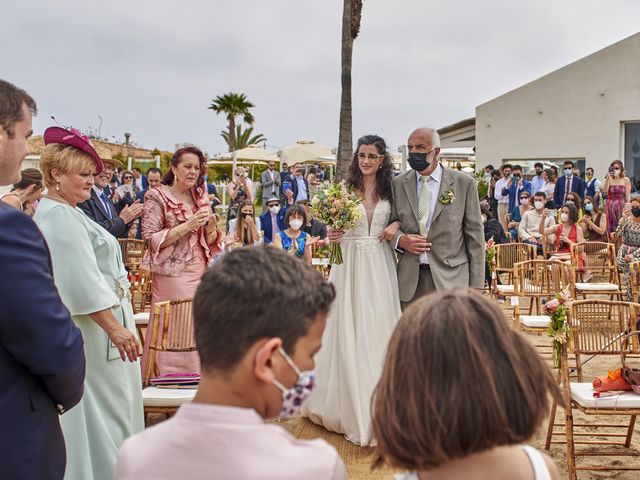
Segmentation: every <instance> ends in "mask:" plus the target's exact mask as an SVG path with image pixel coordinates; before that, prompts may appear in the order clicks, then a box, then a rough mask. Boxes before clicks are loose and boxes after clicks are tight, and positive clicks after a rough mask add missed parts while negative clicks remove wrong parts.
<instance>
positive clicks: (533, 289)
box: [498, 281, 541, 293]
mask: <svg viewBox="0 0 640 480" xmlns="http://www.w3.org/2000/svg"><path fill="white" fill-rule="evenodd" d="M540 291H541V290H540V287H539V286H537V285H531V284H530V283H529V282H527V281H525V284H524V293H538V292H540ZM498 292H500V293H514V292H515V287H514V286H513V285H498Z"/></svg>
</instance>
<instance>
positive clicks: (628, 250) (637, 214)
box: [613, 199, 640, 302]
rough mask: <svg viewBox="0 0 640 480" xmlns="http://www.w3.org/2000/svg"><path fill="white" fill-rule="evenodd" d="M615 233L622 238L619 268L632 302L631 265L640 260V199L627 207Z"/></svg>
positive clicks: (619, 251)
mask: <svg viewBox="0 0 640 480" xmlns="http://www.w3.org/2000/svg"><path fill="white" fill-rule="evenodd" d="M613 235H614V236H616V237H619V238H620V239H621V240H622V245H621V246H620V248H619V249H618V270H619V271H620V273H621V274H622V283H623V284H624V285H625V288H626V300H627V301H628V302H630V301H632V295H631V285H630V281H629V280H630V274H629V273H630V269H629V265H630V264H631V263H632V262H637V261H640V200H638V199H633V200H632V201H631V206H630V207H628V208H625V210H624V212H623V214H622V218H621V219H620V223H619V224H618V228H617V229H616V231H615V233H614V234H613Z"/></svg>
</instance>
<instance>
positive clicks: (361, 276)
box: [303, 135, 401, 445]
mask: <svg viewBox="0 0 640 480" xmlns="http://www.w3.org/2000/svg"><path fill="white" fill-rule="evenodd" d="M391 166H392V164H391V157H390V155H389V153H388V152H387V146H386V144H385V142H384V140H383V139H382V138H380V137H379V136H377V135H366V136H364V137H362V138H360V139H359V140H358V147H357V149H356V153H355V154H354V156H353V161H352V162H351V166H350V167H349V174H348V179H347V183H348V184H349V185H350V186H351V187H353V188H354V189H355V190H357V191H359V192H360V193H361V195H362V203H361V204H360V205H359V208H360V211H361V217H360V220H359V221H358V224H357V225H356V226H355V227H354V228H353V229H351V230H349V231H346V232H341V231H335V230H329V239H330V240H331V241H332V242H335V241H339V242H341V245H342V252H343V258H344V263H343V264H342V265H333V266H332V267H331V273H330V275H329V281H330V282H331V283H333V284H334V285H335V287H336V292H337V297H336V300H335V302H334V304H333V306H332V308H331V311H330V313H329V317H328V319H327V326H326V328H325V331H324V335H323V338H322V349H321V350H320V351H319V352H318V354H317V355H316V358H315V362H316V374H317V386H316V388H315V390H314V392H313V394H312V395H311V396H310V397H309V399H308V401H307V402H306V403H305V405H304V408H303V415H304V416H308V417H309V418H310V419H311V420H312V421H313V422H314V423H317V424H320V425H323V426H324V427H325V428H327V429H328V430H331V431H334V432H338V433H343V434H344V435H345V437H346V438H347V440H349V441H350V442H353V443H355V444H358V445H375V439H373V438H372V436H371V410H370V404H371V395H372V393H373V390H374V388H375V386H376V384H377V383H378V379H379V377H380V374H381V372H382V366H383V363H384V356H385V354H386V350H387V343H388V342H389V338H390V337H391V333H392V332H393V329H394V328H395V325H396V322H397V321H398V319H399V318H400V315H401V311H400V299H399V293H398V280H397V274H396V260H395V256H394V254H393V251H392V249H391V247H390V245H389V243H388V242H387V241H386V240H388V239H390V238H392V237H393V235H394V234H395V232H396V231H397V230H398V228H399V227H400V224H399V223H397V222H396V223H394V224H391V225H389V216H390V214H391V203H390V202H391V178H392V172H391ZM387 225H388V226H387Z"/></svg>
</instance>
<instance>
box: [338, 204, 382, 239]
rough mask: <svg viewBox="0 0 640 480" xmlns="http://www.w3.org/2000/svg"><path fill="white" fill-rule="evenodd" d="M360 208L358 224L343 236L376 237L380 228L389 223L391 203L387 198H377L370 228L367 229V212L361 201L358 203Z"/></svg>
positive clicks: (380, 231)
mask: <svg viewBox="0 0 640 480" xmlns="http://www.w3.org/2000/svg"><path fill="white" fill-rule="evenodd" d="M358 208H359V209H360V220H358V224H357V225H356V226H355V227H354V228H352V229H351V230H349V231H348V232H346V233H345V236H344V238H360V239H363V238H366V237H376V238H377V237H378V235H380V233H382V230H384V229H385V228H386V226H387V225H388V224H389V217H390V216H391V204H390V203H389V201H388V200H379V201H378V203H377V204H376V207H375V209H374V210H373V217H372V218H371V230H369V225H368V220H367V212H366V210H365V208H364V205H363V204H362V203H361V204H360V205H358Z"/></svg>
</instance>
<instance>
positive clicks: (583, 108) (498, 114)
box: [440, 33, 640, 183]
mask: <svg viewBox="0 0 640 480" xmlns="http://www.w3.org/2000/svg"><path fill="white" fill-rule="evenodd" d="M440 131H441V132H442V135H441V138H442V141H443V146H449V147H454V146H458V145H460V146H469V145H470V144H472V143H475V147H476V160H477V167H476V169H479V168H482V167H483V166H485V165H487V164H493V165H494V166H495V167H497V166H499V165H501V164H503V163H506V162H510V163H512V162H515V163H518V164H521V165H523V166H533V163H535V162H536V161H545V162H551V163H557V164H562V162H563V161H564V160H565V159H571V160H574V161H577V163H578V166H579V167H580V169H581V170H582V171H583V172H584V168H585V166H591V167H593V168H594V169H595V173H596V177H598V178H600V179H602V178H603V177H604V175H605V173H606V170H607V168H608V166H609V164H610V163H611V162H612V161H613V160H616V159H620V160H622V161H623V162H624V165H625V169H626V170H627V175H629V176H630V177H633V178H634V183H635V181H640V33H638V34H636V35H633V36H631V37H629V38H626V39H624V40H622V41H620V42H618V43H615V44H613V45H611V46H609V47H607V48H604V49H603V50H600V51H598V52H596V53H594V54H592V55H589V56H587V57H585V58H582V59H580V60H578V61H576V62H574V63H571V64H569V65H567V66H565V67H563V68H560V69H558V70H556V71H554V72H551V73H549V74H548V75H545V76H543V77H541V78H539V79H537V80H534V81H532V82H530V83H528V84H526V85H523V86H521V87H519V88H516V89H515V90H512V91H510V92H508V93H505V94H504V95H501V96H499V97H497V98H494V99H493V100H490V101H488V102H486V103H484V104H482V105H479V106H478V107H476V117H475V122H474V121H473V119H467V120H464V121H462V122H458V123H457V124H454V125H450V126H448V127H444V128H442V129H441V130H440Z"/></svg>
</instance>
